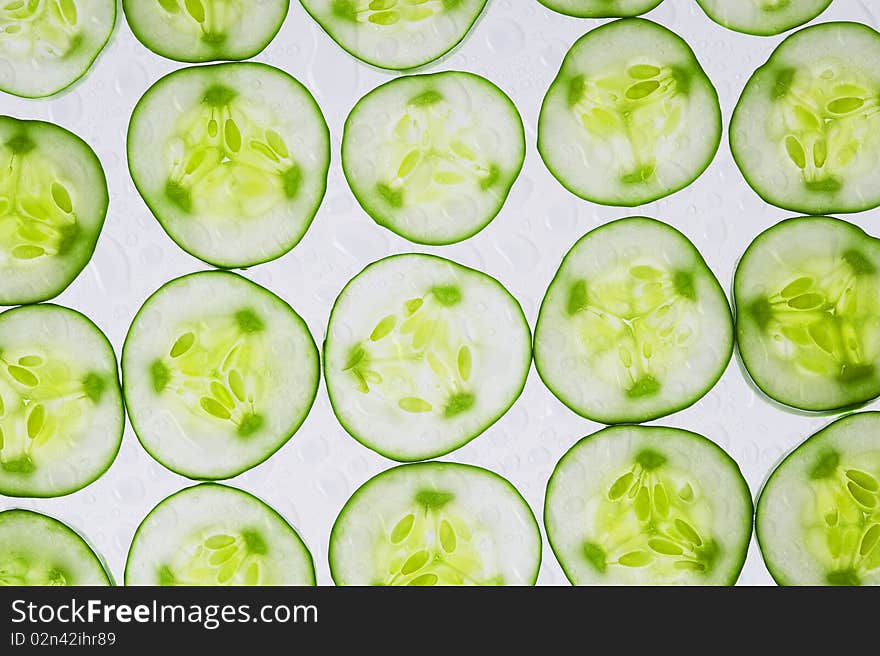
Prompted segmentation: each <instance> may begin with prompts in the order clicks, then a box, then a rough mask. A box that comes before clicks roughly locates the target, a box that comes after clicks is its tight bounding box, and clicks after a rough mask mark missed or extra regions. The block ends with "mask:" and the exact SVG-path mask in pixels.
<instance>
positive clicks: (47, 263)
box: [0, 10, 109, 305]
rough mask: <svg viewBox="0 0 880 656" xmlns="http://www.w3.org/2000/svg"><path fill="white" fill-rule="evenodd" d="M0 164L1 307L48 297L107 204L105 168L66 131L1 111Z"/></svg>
mask: <svg viewBox="0 0 880 656" xmlns="http://www.w3.org/2000/svg"><path fill="white" fill-rule="evenodd" d="M0 11H2V10H0ZM0 168H2V170H3V175H2V176H0V305H22V304H26V303H38V302H40V301H46V300H49V299H50V298H54V297H55V296H57V295H58V294H60V293H61V292H62V291H64V290H65V289H66V288H67V286H68V285H70V283H71V282H73V280H74V279H75V278H76V277H77V276H78V275H79V274H80V272H81V271H82V270H83V269H84V268H85V266H86V264H88V262H89V260H90V259H91V257H92V253H93V252H94V251H95V245H96V244H97V243H98V236H99V235H100V234H101V228H102V227H103V226H104V218H105V217H106V216H107V206H108V204H109V196H108V192H107V179H106V178H105V177H104V169H103V168H102V167H101V162H100V161H99V160H98V157H97V155H95V152H94V151H93V150H92V149H91V148H90V147H89V145H88V144H87V143H86V142H85V141H83V140H82V139H80V138H79V137H77V136H76V135H75V134H73V133H72V132H68V131H67V130H65V129H64V128H62V127H59V126H57V125H53V124H52V123H44V122H42V121H22V120H19V119H16V118H12V117H10V116H0Z"/></svg>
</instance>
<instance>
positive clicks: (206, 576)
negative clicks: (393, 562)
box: [125, 483, 315, 586]
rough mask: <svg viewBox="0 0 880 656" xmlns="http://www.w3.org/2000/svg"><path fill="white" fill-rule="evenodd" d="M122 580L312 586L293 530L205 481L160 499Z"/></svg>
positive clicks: (306, 555)
mask: <svg viewBox="0 0 880 656" xmlns="http://www.w3.org/2000/svg"><path fill="white" fill-rule="evenodd" d="M125 585H198V586H201V585H205V586H207V585H217V586H220V585H249V586H250V585H267V586H268V585H315V567H314V564H313V563H312V555H311V553H310V552H309V549H308V547H306V545H305V543H304V542H303V541H302V539H301V538H300V536H299V534H297V532H296V530H295V529H294V528H293V527H292V526H291V525H290V524H288V523H287V521H286V520H285V519H284V518H283V517H282V516H281V515H279V514H278V512H277V511H275V510H274V509H273V508H271V507H270V506H268V505H267V504H265V503H264V502H262V501H260V500H259V499H258V498H257V497H255V496H253V495H251V494H248V493H247V492H244V491H243V490H239V489H237V488H234V487H227V486H225V485H217V484H216V483H201V484H199V485H195V486H193V487H189V488H186V489H185V490H181V491H180V492H175V493H174V494H172V495H171V496H170V497H167V498H166V499H164V500H162V501H160V502H159V504H158V505H157V506H156V507H155V508H153V509H152V510H151V511H150V513H149V514H148V515H147V516H146V517H145V518H144V520H143V521H142V522H141V523H140V526H138V528H137V531H135V534H134V538H133V539H132V541H131V547H130V548H129V550H128V559H127V560H126V562H125Z"/></svg>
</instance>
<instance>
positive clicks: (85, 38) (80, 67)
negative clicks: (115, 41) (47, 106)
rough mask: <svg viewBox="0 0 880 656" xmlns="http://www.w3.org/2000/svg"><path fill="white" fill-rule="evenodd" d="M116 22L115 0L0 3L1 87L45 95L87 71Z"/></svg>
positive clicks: (16, 0)
mask: <svg viewBox="0 0 880 656" xmlns="http://www.w3.org/2000/svg"><path fill="white" fill-rule="evenodd" d="M115 25H116V0H53V1H51V2H50V1H43V0H10V1H8V2H4V3H2V4H0V33H2V35H3V37H2V38H0V62H2V63H3V65H2V66H0V91H5V92H6V93H11V94H13V95H15V96H21V97H22V98H44V97H46V96H51V95H53V94H56V93H58V92H59V91H63V90H64V89H66V88H67V87H69V86H71V85H72V84H73V83H74V82H76V81H77V80H79V79H80V78H82V77H83V76H85V74H86V73H87V72H88V70H89V68H91V66H92V64H93V63H94V61H95V59H97V58H98V55H99V54H100V53H101V51H102V50H103V49H104V46H105V45H107V42H108V41H109V40H110V36H111V35H112V34H113V28H114V26H115Z"/></svg>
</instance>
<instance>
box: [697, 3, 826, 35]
mask: <svg viewBox="0 0 880 656" xmlns="http://www.w3.org/2000/svg"><path fill="white" fill-rule="evenodd" d="M697 4H698V5H700V7H701V8H702V10H703V11H705V12H706V15H707V16H708V17H709V18H711V19H712V20H713V21H715V22H716V23H718V24H719V25H722V26H724V27H726V28H727V29H729V30H733V31H735V32H742V33H743V34H754V35H755V36H772V35H774V34H781V33H782V32H787V31H788V30H790V29H793V28H795V27H798V26H799V25H803V24H804V23H807V22H809V21H811V20H813V19H814V18H816V16H818V15H819V14H821V13H822V12H823V11H825V10H826V9H828V7H829V6H830V5H831V0H794V1H792V0H697Z"/></svg>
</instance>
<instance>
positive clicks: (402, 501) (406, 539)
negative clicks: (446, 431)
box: [330, 462, 541, 586]
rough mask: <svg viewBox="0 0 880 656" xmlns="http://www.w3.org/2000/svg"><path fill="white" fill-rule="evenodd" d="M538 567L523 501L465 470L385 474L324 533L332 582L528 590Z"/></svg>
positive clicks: (410, 469) (482, 474) (535, 537)
mask: <svg viewBox="0 0 880 656" xmlns="http://www.w3.org/2000/svg"><path fill="white" fill-rule="evenodd" d="M540 565H541V533H540V531H539V529H538V522H537V521H536V520H535V516H534V514H532V511H531V509H530V508H529V506H528V504H527V503H526V501H525V499H523V498H522V495H521V494H520V493H519V492H518V491H517V490H516V488H515V487H513V485H511V484H510V482H509V481H508V480H507V479H505V478H502V477H501V476H499V475H498V474H496V473H494V472H491V471H489V470H487V469H483V468H481V467H473V466H471V465H460V464H453V463H447V462H424V463H417V464H413V465H402V466H399V467H394V468H392V469H389V470H387V471H384V472H382V473H381V474H379V475H377V476H374V477H373V478H371V479H370V480H369V481H367V482H366V483H364V484H363V485H361V486H360V487H359V488H358V489H357V490H356V491H355V493H354V494H353V495H352V496H351V498H350V499H349V500H348V501H347V502H346V504H345V506H344V507H343V508H342V511H341V512H340V513H339V517H337V518H336V522H335V523H334V524H333V530H332V531H331V533H330V573H331V575H332V576H333V580H334V581H335V583H336V585H414V586H426V585H534V584H535V581H536V580H537V579H538V568H539V567H540Z"/></svg>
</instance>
